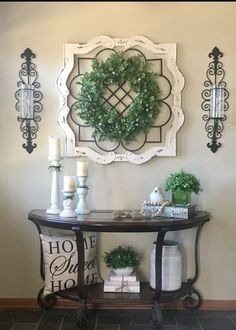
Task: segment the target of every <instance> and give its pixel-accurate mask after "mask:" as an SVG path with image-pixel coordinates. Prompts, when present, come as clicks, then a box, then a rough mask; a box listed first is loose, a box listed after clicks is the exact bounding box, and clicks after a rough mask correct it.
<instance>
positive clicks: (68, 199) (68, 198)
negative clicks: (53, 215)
mask: <svg viewBox="0 0 236 330" xmlns="http://www.w3.org/2000/svg"><path fill="white" fill-rule="evenodd" d="M74 194H75V191H63V195H64V200H63V208H64V209H63V211H61V212H60V214H59V215H60V217H64V218H74V217H76V216H77V214H76V212H75V209H74V197H75V196H74Z"/></svg>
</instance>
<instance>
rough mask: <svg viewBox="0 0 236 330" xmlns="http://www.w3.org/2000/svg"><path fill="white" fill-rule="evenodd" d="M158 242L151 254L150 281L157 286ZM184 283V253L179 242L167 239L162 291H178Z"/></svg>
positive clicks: (163, 261) (163, 255) (152, 285)
mask: <svg viewBox="0 0 236 330" xmlns="http://www.w3.org/2000/svg"><path fill="white" fill-rule="evenodd" d="M155 261H156V242H154V243H153V249H152V252H151V255H150V273H149V283H150V286H151V288H152V289H155V288H156V267H155ZM181 283H182V254H181V252H180V249H179V242H176V241H171V240H165V241H164V242H163V247H162V291H176V290H178V289H180V287H181Z"/></svg>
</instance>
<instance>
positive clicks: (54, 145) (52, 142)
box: [49, 135, 61, 160]
mask: <svg viewBox="0 0 236 330" xmlns="http://www.w3.org/2000/svg"><path fill="white" fill-rule="evenodd" d="M60 157H61V150H60V137H59V136H58V135H51V136H49V158H50V159H52V160H54V159H59V158H60Z"/></svg>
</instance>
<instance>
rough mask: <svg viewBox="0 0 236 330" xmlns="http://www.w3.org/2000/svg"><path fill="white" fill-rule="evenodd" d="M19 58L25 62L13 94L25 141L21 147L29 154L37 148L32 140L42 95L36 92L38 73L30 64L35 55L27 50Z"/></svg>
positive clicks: (36, 128)
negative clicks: (16, 88)
mask: <svg viewBox="0 0 236 330" xmlns="http://www.w3.org/2000/svg"><path fill="white" fill-rule="evenodd" d="M21 58H24V59H25V62H24V63H22V65H21V69H20V71H19V76H20V79H21V80H20V81H18V83H17V87H18V88H19V89H18V90H17V91H16V93H15V97H16V99H17V101H18V102H17V103H16V110H17V111H18V112H19V115H18V117H17V120H18V121H19V122H20V123H21V124H20V130H21V132H22V136H23V138H24V139H26V141H27V142H26V143H23V144H22V147H23V148H25V149H26V151H27V152H28V153H29V154H31V152H32V151H33V150H34V148H36V147H37V144H36V143H33V140H34V139H36V137H37V131H38V128H39V127H38V122H39V121H40V120H41V117H40V116H39V112H40V111H42V108H43V106H42V104H41V103H40V101H41V100H42V97H43V95H42V93H41V92H40V91H39V90H37V89H38V88H39V87H40V83H39V82H38V81H37V78H38V73H37V71H36V70H35V64H33V63H32V62H31V59H32V58H35V54H34V53H33V52H32V51H31V50H30V49H29V48H27V49H25V51H24V53H22V54H21Z"/></svg>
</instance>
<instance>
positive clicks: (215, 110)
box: [201, 47, 229, 153]
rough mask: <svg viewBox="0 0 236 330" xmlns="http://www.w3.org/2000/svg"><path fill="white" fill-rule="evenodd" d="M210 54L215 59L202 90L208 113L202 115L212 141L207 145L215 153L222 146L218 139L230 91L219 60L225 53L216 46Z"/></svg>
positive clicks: (210, 65)
mask: <svg viewBox="0 0 236 330" xmlns="http://www.w3.org/2000/svg"><path fill="white" fill-rule="evenodd" d="M208 56H209V57H210V58H213V61H212V62H210V63H209V65H208V70H207V72H206V76H207V80H206V81H205V82H204V86H205V87H206V88H205V89H204V90H203V91H202V98H203V100H204V101H203V102H202V104H201V107H202V110H204V111H207V112H208V114H204V115H203V116H202V119H203V120H204V121H206V124H205V129H206V131H207V137H208V138H209V139H211V142H208V143H207V147H208V148H210V149H211V151H212V152H213V153H215V152H216V151H217V150H218V148H220V147H221V143H220V142H218V141H217V140H218V139H220V138H221V133H222V131H223V129H224V125H223V122H224V121H225V120H226V115H225V112H226V111H227V110H228V108H229V104H228V102H227V99H228V97H229V92H228V91H227V89H226V82H225V81H224V77H225V71H224V69H223V64H222V62H220V61H219V58H220V57H222V56H223V53H222V52H220V50H219V49H218V48H217V47H215V48H213V50H212V51H211V53H209V55H208Z"/></svg>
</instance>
